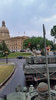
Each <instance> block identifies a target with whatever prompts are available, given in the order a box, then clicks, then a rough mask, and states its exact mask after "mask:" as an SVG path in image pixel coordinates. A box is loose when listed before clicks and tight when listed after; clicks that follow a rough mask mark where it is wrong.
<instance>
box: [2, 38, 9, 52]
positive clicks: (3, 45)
mask: <svg viewBox="0 0 56 100" xmlns="http://www.w3.org/2000/svg"><path fill="white" fill-rule="evenodd" d="M1 49H2V51H3V53H5V51H8V53H9V52H10V51H9V49H8V47H7V45H6V43H5V41H4V40H3V41H2V43H1Z"/></svg>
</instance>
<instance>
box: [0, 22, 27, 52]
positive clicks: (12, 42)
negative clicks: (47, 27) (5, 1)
mask: <svg viewBox="0 0 56 100" xmlns="http://www.w3.org/2000/svg"><path fill="white" fill-rule="evenodd" d="M27 38H29V37H28V36H22V37H20V36H17V37H10V33H9V30H8V28H7V27H6V26H5V21H2V27H0V43H1V42H2V40H4V41H5V43H6V45H7V47H8V49H9V50H10V51H19V50H21V49H22V48H23V41H24V40H25V39H27Z"/></svg>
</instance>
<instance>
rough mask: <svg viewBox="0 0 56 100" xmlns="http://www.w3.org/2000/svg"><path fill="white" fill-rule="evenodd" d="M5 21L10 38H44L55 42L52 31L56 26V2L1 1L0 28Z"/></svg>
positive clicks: (51, 0)
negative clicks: (44, 30)
mask: <svg viewBox="0 0 56 100" xmlns="http://www.w3.org/2000/svg"><path fill="white" fill-rule="evenodd" d="M3 20H4V21H5V23H6V26H7V28H8V29H9V32H10V36H11V37H14V36H23V35H24V32H25V35H27V36H43V28H42V25H43V24H45V28H46V37H47V38H48V39H49V40H53V37H51V35H50V30H51V28H52V27H53V25H56V0H0V27H1V24H2V21H3Z"/></svg>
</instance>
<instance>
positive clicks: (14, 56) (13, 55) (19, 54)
mask: <svg viewBox="0 0 56 100" xmlns="http://www.w3.org/2000/svg"><path fill="white" fill-rule="evenodd" d="M17 56H23V57H27V56H31V53H26V52H14V53H10V54H9V55H8V58H16V57H17Z"/></svg>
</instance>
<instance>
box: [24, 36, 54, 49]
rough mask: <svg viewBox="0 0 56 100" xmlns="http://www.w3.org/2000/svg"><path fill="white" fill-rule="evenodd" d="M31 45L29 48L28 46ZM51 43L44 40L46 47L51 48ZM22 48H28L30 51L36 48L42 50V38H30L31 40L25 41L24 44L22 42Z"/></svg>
mask: <svg viewBox="0 0 56 100" xmlns="http://www.w3.org/2000/svg"><path fill="white" fill-rule="evenodd" d="M29 43H30V44H31V45H30V46H29V45H28V44H29ZM52 44H53V42H52V41H50V40H48V39H46V45H47V46H49V45H51V46H52ZM23 47H24V48H30V49H31V50H32V49H33V48H36V49H44V39H43V38H42V37H31V38H28V39H26V40H25V41H24V42H23Z"/></svg>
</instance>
